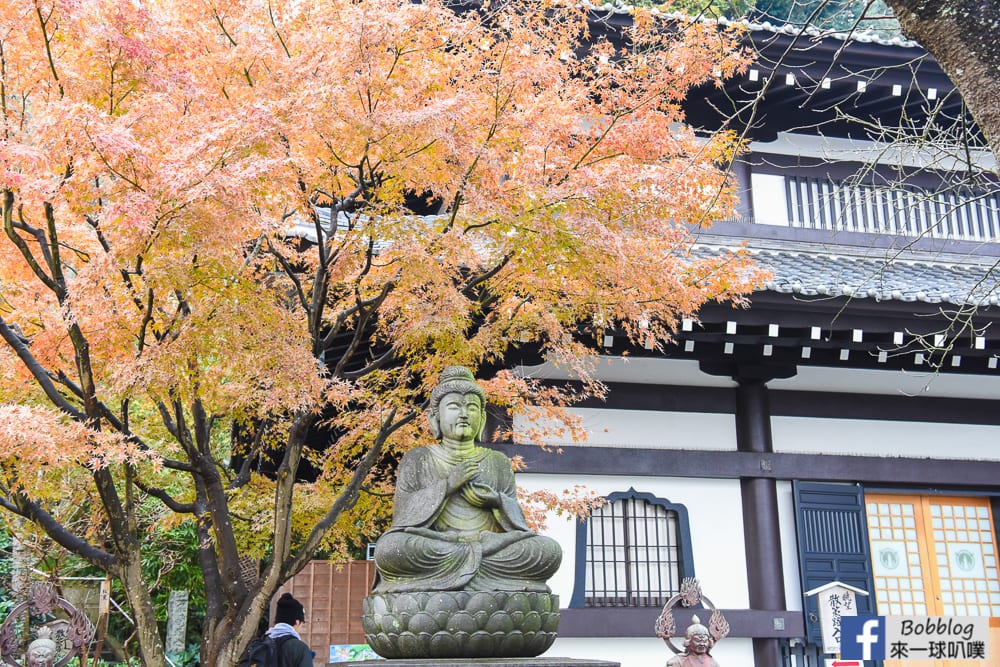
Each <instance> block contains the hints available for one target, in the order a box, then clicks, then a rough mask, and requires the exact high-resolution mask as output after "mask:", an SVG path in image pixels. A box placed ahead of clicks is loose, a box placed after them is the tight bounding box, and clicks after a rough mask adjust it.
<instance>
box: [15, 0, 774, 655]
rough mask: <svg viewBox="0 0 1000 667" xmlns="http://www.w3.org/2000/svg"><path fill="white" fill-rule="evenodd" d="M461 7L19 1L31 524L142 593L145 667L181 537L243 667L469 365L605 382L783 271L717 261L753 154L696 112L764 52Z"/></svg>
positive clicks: (19, 310) (220, 644)
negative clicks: (736, 184)
mask: <svg viewBox="0 0 1000 667" xmlns="http://www.w3.org/2000/svg"><path fill="white" fill-rule="evenodd" d="M460 9H461V11H454V8H451V7H449V6H447V5H446V4H442V3H441V2H438V1H436V0H429V1H425V2H422V3H420V4H410V3H407V2H399V1H398V0H360V1H350V2H348V1H344V0H326V1H324V2H322V3H318V2H316V3H314V2H292V3H274V4H269V3H266V2H252V1H247V0H235V1H233V0H227V2H225V3H223V2H216V1H214V0H206V1H203V2H194V3H192V2H177V1H176V0H153V1H152V2H145V1H144V2H141V3H139V2H134V1H130V0H0V16H2V17H3V18H2V19H0V104H2V109H0V113H2V121H0V122H2V132H3V136H2V141H0V212H2V217H3V226H4V232H5V235H4V236H3V237H2V243H0V338H2V340H3V345H2V347H0V376H2V378H3V382H2V385H0V507H2V508H3V509H4V510H6V511H7V512H8V513H9V516H13V515H16V516H18V517H22V518H23V519H25V520H26V522H25V525H28V526H31V527H33V528H34V529H35V530H37V531H38V533H39V534H41V535H44V536H45V538H46V539H49V540H52V541H54V542H55V543H57V544H58V545H60V546H61V547H62V548H64V549H66V550H68V551H69V552H72V553H74V554H76V555H77V556H79V557H81V558H83V559H84V560H85V561H86V562H88V563H90V564H91V565H93V566H96V567H98V568H100V569H102V570H104V571H106V572H108V573H110V574H112V575H113V576H114V577H116V578H118V579H119V580H120V581H121V582H122V584H123V588H124V591H125V595H126V596H127V601H128V604H129V606H130V608H131V610H132V613H133V616H134V619H135V624H136V636H137V640H138V644H139V647H140V651H141V657H142V660H143V663H144V664H146V665H150V666H152V667H159V666H160V665H163V664H165V663H164V656H163V653H162V646H163V644H162V640H161V637H160V636H159V633H158V631H157V624H156V614H155V609H154V605H153V603H152V597H151V592H150V582H149V581H146V580H145V579H144V577H143V570H142V563H141V557H140V555H141V554H140V546H141V544H142V542H143V541H144V539H145V538H146V537H148V536H149V535H150V534H151V533H152V531H156V530H160V529H163V528H167V527H170V526H175V525H178V524H179V523H180V522H183V521H185V520H194V521H196V525H197V531H198V535H199V549H198V551H199V566H200V569H201V573H202V575H203V578H204V585H205V596H206V612H205V625H204V628H203V629H202V636H203V644H202V649H201V650H202V656H201V658H202V664H210V665H217V666H226V665H231V664H233V663H234V662H235V658H236V657H237V656H238V654H239V652H240V650H241V649H242V647H243V646H245V645H246V644H247V642H248V641H249V640H250V638H251V637H252V636H253V634H254V632H255V630H256V627H257V622H258V619H260V618H261V615H262V613H263V612H264V611H265V610H266V607H267V605H268V602H269V600H270V598H271V597H272V595H273V594H274V592H275V591H276V590H277V589H278V587H279V586H280V584H281V583H283V582H284V581H286V580H287V579H288V578H289V577H290V576H291V575H293V574H294V573H295V572H297V571H298V570H299V569H301V568H302V567H303V565H304V564H305V563H306V562H307V560H308V559H309V558H310V557H311V556H312V554H313V553H315V551H316V550H317V549H318V548H324V549H326V550H328V551H332V552H334V553H338V552H341V553H342V552H343V551H344V549H345V545H346V544H347V543H348V542H349V541H350V540H351V539H352V538H353V537H356V536H359V535H365V534H369V536H370V531H371V530H372V529H373V525H374V522H375V520H376V518H377V517H378V515H379V512H378V509H377V507H376V505H377V504H378V503H377V502H376V501H375V500H372V499H373V498H377V497H378V496H377V495H374V494H368V493H365V490H370V491H375V492H388V491H390V490H391V480H386V479H384V478H383V477H384V476H381V475H379V474H377V473H378V472H379V470H378V466H379V465H380V464H381V462H383V461H385V460H391V459H392V458H393V457H394V456H398V453H399V452H401V451H403V450H405V449H406V448H409V447H412V446H414V445H415V444H421V443H425V442H426V439H427V438H428V435H427V434H426V433H425V432H424V429H423V427H422V424H421V423H420V420H419V419H417V417H418V416H419V415H420V414H421V408H422V404H423V401H424V400H425V397H426V394H427V390H428V387H429V386H432V385H433V384H434V382H435V381H436V379H437V375H438V373H439V371H440V370H441V369H442V368H444V367H445V366H447V365H450V364H465V365H468V366H470V367H472V368H478V367H482V366H484V365H489V364H492V365H493V366H494V367H502V366H503V360H504V359H505V355H506V354H507V353H508V352H509V350H510V349H511V348H512V347H514V346H517V345H521V344H524V343H530V344H534V345H537V346H538V347H539V349H540V350H542V354H544V355H545V357H546V358H549V359H555V360H558V361H559V362H560V363H564V364H568V365H571V366H573V367H574V368H575V369H576V371H577V372H579V373H580V374H581V376H583V377H587V376H588V374H589V372H590V370H589V369H588V367H587V365H586V363H584V360H585V359H586V357H587V355H588V354H589V353H590V351H591V349H592V346H591V343H592V341H593V340H594V339H595V337H598V338H597V339H599V336H600V335H601V334H602V332H604V331H606V330H610V329H615V330H618V331H623V332H625V333H627V334H628V335H629V336H630V337H631V338H632V339H633V340H634V341H635V342H637V343H641V344H645V345H650V346H657V345H662V344H663V343H665V342H666V341H668V340H669V339H670V335H671V331H672V328H673V327H674V325H675V323H676V322H677V321H678V320H679V318H680V317H691V316H695V313H696V312H697V310H698V308H699V306H700V305H701V304H703V303H704V302H705V301H706V300H713V299H717V300H726V299H731V300H734V301H736V302H741V301H742V299H743V297H744V295H745V294H746V293H747V292H748V291H749V290H751V289H752V288H753V286H754V285H755V284H757V283H759V281H760V279H761V275H760V274H759V273H758V272H757V271H756V270H755V269H754V268H753V267H752V265H751V264H750V262H749V259H748V257H747V256H746V255H745V254H743V253H742V252H740V251H738V250H737V251H732V252H731V251H721V250H720V251H719V252H718V253H716V254H714V255H711V256H709V255H699V256H696V255H694V254H692V252H691V244H692V235H691V230H692V229H697V228H699V226H701V225H705V224H708V223H710V222H711V221H712V220H714V219H717V218H718V217H720V216H722V215H725V214H726V213H728V212H729V211H730V210H731V208H732V206H733V203H734V193H733V189H732V187H731V184H730V183H729V182H728V181H727V177H726V175H725V173H724V171H723V170H721V169H719V168H718V166H717V165H719V164H722V163H725V162H726V160H727V159H728V158H729V157H731V155H732V153H733V151H734V150H736V149H737V146H736V143H735V141H734V140H733V138H732V137H731V136H729V135H726V134H719V135H718V136H713V137H709V138H697V137H695V136H693V135H692V134H691V133H690V132H689V131H687V130H686V129H685V128H684V126H683V124H682V121H683V118H682V115H681V112H680V110H679V108H678V106H677V103H678V101H679V100H680V99H681V98H682V97H683V95H684V94H685V91H686V90H688V89H689V88H690V87H691V86H693V85H696V84H700V83H704V82H705V81H709V80H713V79H715V80H719V79H721V78H723V77H726V76H729V75H731V74H733V73H734V72H735V71H736V70H737V69H738V68H740V67H742V66H743V65H744V64H745V54H742V53H741V52H740V51H739V50H738V49H737V48H736V47H735V41H734V36H733V35H731V34H728V33H726V32H724V31H719V30H717V29H716V28H715V27H714V26H712V25H709V24H704V23H697V22H695V23H691V24H690V25H678V24H672V25H666V24H663V23H662V22H661V21H659V20H657V19H656V17H655V15H653V14H648V13H643V12H637V13H636V14H635V16H634V20H633V21H632V22H631V25H630V26H629V27H628V28H627V29H625V30H626V31H627V35H626V37H627V39H624V40H623V41H620V42H619V43H618V44H619V45H618V46H615V44H612V43H611V42H609V41H608V40H606V39H603V38H595V37H593V36H591V35H590V33H589V32H588V26H589V25H590V23H588V20H589V19H591V18H593V17H591V16H589V15H588V13H587V11H586V10H583V9H580V8H575V7H571V6H563V5H562V4H560V3H555V2H548V1H546V0H528V1H525V2H518V3H513V4H510V5H507V4H503V3H501V4H495V5H488V6H481V7H477V8H475V11H473V10H470V9H469V8H468V7H466V8H460ZM623 44H624V46H622V45H623ZM415 209H420V210H423V211H424V212H427V210H428V209H434V211H433V212H434V215H415V214H414V212H413V211H414V210H415ZM484 384H485V385H486V388H487V391H488V394H489V395H490V396H491V398H492V399H493V400H494V401H495V402H496V405H497V406H499V408H501V409H506V410H519V409H524V408H525V407H526V406H529V405H531V406H540V407H541V409H551V410H558V408H559V406H561V405H565V404H566V402H567V401H568V400H570V399H571V398H572V396H570V395H569V394H567V393H566V392H564V391H560V390H556V389H552V388H546V387H543V386H541V385H538V384H535V383H532V382H530V381H528V380H526V379H524V378H520V377H518V376H517V375H516V374H515V373H512V372H508V371H500V372H498V373H496V374H495V376H494V377H492V378H490V379H488V380H487V381H485V382H484ZM585 386H586V387H587V390H588V391H599V390H600V387H599V385H597V384H586V385H585ZM553 414H556V413H553ZM556 416H558V415H557V414H556ZM566 423H568V424H569V426H568V427H569V428H571V429H572V427H573V424H572V423H571V422H566ZM317 429H321V430H320V431H318V430H317ZM317 432H321V433H325V434H327V435H328V436H329V442H327V443H323V444H322V446H316V447H312V446H310V443H311V440H310V438H315V434H316V433H317ZM262 458H263V459H265V460H267V459H273V461H274V463H275V470H274V471H273V474H270V475H263V474H259V472H257V471H258V470H259V467H258V466H259V464H260V461H261V460H262ZM305 462H308V464H309V465H310V466H311V468H312V470H313V471H314V473H315V474H314V475H311V476H308V477H305V476H303V475H302V474H300V472H301V468H302V466H303V465H304V464H305ZM313 477H314V479H313ZM543 496H544V494H543ZM541 500H542V501H544V502H548V503H550V504H558V502H559V501H558V499H556V498H555V497H549V496H544V497H542V498H541ZM247 558H250V559H253V560H257V561H259V562H261V563H262V569H261V571H260V573H259V576H253V575H252V574H248V573H247V572H246V570H245V569H243V568H241V564H244V563H245V562H246V559H247Z"/></svg>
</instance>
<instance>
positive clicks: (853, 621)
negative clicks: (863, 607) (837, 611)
mask: <svg viewBox="0 0 1000 667" xmlns="http://www.w3.org/2000/svg"><path fill="white" fill-rule="evenodd" d="M840 657H841V658H843V659H845V660H884V659H885V617H884V616H841V617H840Z"/></svg>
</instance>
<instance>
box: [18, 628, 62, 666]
mask: <svg viewBox="0 0 1000 667" xmlns="http://www.w3.org/2000/svg"><path fill="white" fill-rule="evenodd" d="M50 634H51V630H49V628H46V627H42V628H39V630H38V637H37V638H36V639H35V640H34V641H32V642H31V643H30V644H28V650H27V652H26V653H25V654H24V658H25V665H26V667H52V666H53V665H55V664H56V653H57V651H58V647H57V646H56V643H55V641H53V639H52V637H51V636H50Z"/></svg>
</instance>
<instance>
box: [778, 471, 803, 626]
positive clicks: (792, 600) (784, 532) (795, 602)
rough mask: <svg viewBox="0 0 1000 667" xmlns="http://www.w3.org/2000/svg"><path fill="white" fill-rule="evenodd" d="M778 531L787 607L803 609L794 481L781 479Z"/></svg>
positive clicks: (779, 485)
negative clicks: (796, 533) (793, 492)
mask: <svg viewBox="0 0 1000 667" xmlns="http://www.w3.org/2000/svg"><path fill="white" fill-rule="evenodd" d="M775 487H776V490H777V496H778V533H779V535H780V537H781V573H782V575H783V576H784V582H785V609H787V610H789V611H802V582H801V581H800V580H799V551H798V538H797V537H796V536H795V499H794V497H793V496H792V483H791V482H781V481H779V482H778V483H777V484H776V485H775Z"/></svg>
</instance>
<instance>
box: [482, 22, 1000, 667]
mask: <svg viewBox="0 0 1000 667" xmlns="http://www.w3.org/2000/svg"><path fill="white" fill-rule="evenodd" d="M607 20H608V21H609V22H611V23H614V22H615V21H627V20H628V16H627V14H624V13H622V14H612V15H609V16H608V17H607ZM848 37H849V38H848ZM746 39H747V40H748V41H749V42H750V43H752V45H753V46H754V48H755V49H757V50H758V53H759V55H758V56H757V58H756V60H755V62H754V64H753V65H752V66H751V67H750V69H749V70H748V71H747V72H746V73H744V74H743V75H742V76H741V77H740V78H738V79H737V80H731V81H729V82H728V83H727V85H726V86H725V87H724V88H722V89H705V90H703V91H699V92H697V93H695V94H694V95H692V96H691V97H690V98H689V100H688V102H687V113H688V120H689V122H690V123H691V124H692V125H694V126H696V127H700V128H703V129H705V130H706V131H711V130H714V129H716V128H718V127H721V126H722V124H723V123H730V125H729V126H730V127H735V128H736V129H737V130H738V131H740V132H742V133H744V136H746V137H747V138H748V140H749V152H748V153H746V154H744V155H743V156H742V157H741V158H740V161H739V163H738V164H737V165H736V167H735V174H736V176H737V178H738V179H739V183H740V188H741V203H740V207H739V210H738V215H737V216H736V217H735V218H734V219H732V220H731V221H727V222H724V223H721V224H716V225H714V226H713V227H711V228H710V229H708V230H707V231H705V232H702V233H700V234H699V238H698V244H699V246H700V247H702V248H705V249H712V248H717V247H730V246H733V245H735V244H737V243H741V242H744V241H745V242H746V243H747V244H748V246H749V248H750V249H751V250H752V252H753V254H754V256H755V258H756V261H757V263H758V264H759V265H761V266H764V267H767V268H768V269H769V270H770V271H771V273H772V277H771V279H770V281H769V282H768V283H767V284H766V285H765V286H764V288H763V289H761V290H759V291H758V292H756V293H755V294H754V295H753V296H752V299H751V305H750V307H749V308H748V309H734V308H731V307H729V306H712V307H708V308H705V309H704V310H702V311H701V313H700V314H699V317H698V319H697V321H684V322H683V323H682V324H681V327H680V330H679V331H678V332H677V336H676V341H675V342H674V344H673V345H671V346H670V347H669V348H668V349H666V350H665V351H662V352H661V351H654V350H647V349H643V348H636V347H635V346H632V345H630V344H629V343H628V341H627V339H626V338H625V336H623V335H622V336H617V335H614V332H611V333H609V335H607V336H606V337H605V339H604V341H603V354H602V355H601V356H600V357H597V358H595V361H594V364H595V368H596V369H597V374H598V376H599V377H601V378H602V379H603V380H604V381H605V382H606V383H607V385H608V387H609V393H608V396H607V399H606V400H605V401H596V400H595V401H592V402H588V403H584V404H582V405H580V406H578V407H577V408H574V412H576V413H577V414H579V415H580V416H581V417H582V418H583V420H584V423H585V424H586V426H587V429H588V431H589V434H590V438H589V442H587V443H586V444H582V445H581V444H574V443H569V442H566V443H553V444H558V445H559V446H560V447H561V449H562V452H561V454H553V453H548V452H545V451H541V450H539V449H536V448H526V447H522V446H519V445H512V444H500V445H498V446H499V447H501V448H502V449H503V450H504V451H505V452H506V453H508V454H514V453H516V454H519V455H521V456H522V457H524V459H525V461H526V463H527V464H528V469H527V471H526V472H522V473H520V474H519V478H518V482H519V484H521V485H522V486H524V487H525V488H528V489H539V488H548V489H561V488H565V487H567V486H571V485H572V484H583V485H586V486H587V487H588V488H590V489H593V490H595V491H597V492H598V493H600V494H602V495H604V496H606V497H607V498H608V501H609V502H608V504H607V505H605V506H604V507H603V508H601V509H600V510H598V511H597V512H595V513H594V515H593V516H592V517H591V519H590V520H589V521H588V522H586V523H582V524H580V523H577V522H572V521H564V520H562V519H553V520H552V521H550V524H549V527H548V532H549V534H550V535H551V536H553V537H556V538H557V539H559V541H560V542H561V543H562V544H563V547H564V551H565V557H564V562H563V565H562V568H561V569H560V571H559V572H558V574H557V576H556V578H555V579H554V580H553V581H552V582H551V583H552V585H553V589H554V590H555V592H557V593H559V594H560V596H561V598H562V599H563V603H562V604H563V606H564V607H565V608H564V609H563V613H562V624H561V628H560V636H559V639H557V640H556V643H555V645H554V646H553V647H552V649H551V650H550V651H549V653H548V654H547V655H566V656H570V657H572V656H586V657H591V658H604V659H608V660H616V661H620V662H621V664H622V665H623V667H639V666H640V665H655V664H662V662H661V661H663V660H665V659H666V658H667V657H669V656H670V655H671V654H670V653H669V652H667V649H666V647H665V646H664V644H663V642H662V641H661V640H660V639H657V638H656V637H655V636H654V634H653V625H654V622H655V620H656V618H657V615H658V614H659V613H660V610H661V608H662V607H663V605H664V603H665V602H666V601H667V600H668V599H669V598H670V597H671V596H672V595H674V594H675V593H676V592H677V590H678V586H679V583H680V581H681V580H682V579H683V578H686V577H696V578H697V579H698V580H699V582H700V584H701V587H702V589H703V592H704V594H705V595H706V596H707V597H709V598H710V599H711V601H712V603H713V604H714V605H715V606H716V607H718V608H719V609H721V610H722V611H723V612H724V614H725V616H726V618H727V620H728V621H729V622H730V625H731V632H730V635H729V637H728V638H726V639H724V640H723V641H722V642H720V643H719V645H718V646H717V647H715V649H713V656H714V657H715V658H716V660H718V662H719V663H720V664H721V665H725V666H729V667H735V666H747V665H753V666H755V667H792V666H793V665H794V666H796V667H800V666H803V667H804V666H809V667H813V666H816V665H823V664H824V662H823V659H824V658H826V659H832V658H834V657H835V656H834V655H833V654H829V653H827V654H826V655H823V653H822V650H821V637H820V630H821V628H820V623H819V619H818V615H817V608H816V598H815V597H813V596H808V597H807V596H806V595H805V592H806V591H810V590H812V589H814V588H817V587H820V586H823V585H824V584H827V583H830V582H833V581H840V582H843V583H846V584H849V585H850V586H853V587H855V588H856V589H859V590H862V591H866V592H868V595H867V596H865V595H858V596H857V598H856V604H857V608H858V610H860V612H861V613H872V612H874V613H877V614H879V615H892V616H905V615H928V616H992V617H998V616H1000V576H998V566H997V537H996V533H997V524H996V516H997V512H998V507H1000V505H998V500H1000V449H998V448H997V447H996V446H995V443H996V442H997V440H998V437H1000V411H995V410H996V400H997V399H998V398H1000V369H998V349H1000V331H998V328H997V325H996V324H995V323H994V321H995V320H997V318H998V317H1000V310H998V308H997V299H998V297H1000V289H998V280H1000V271H998V270H997V263H998V258H1000V202H998V199H997V197H998V192H1000V187H998V183H997V180H996V174H995V169H996V162H995V159H994V158H993V156H992V155H991V154H990V153H989V152H988V151H985V150H982V149H981V148H977V147H976V146H982V141H981V140H980V138H979V137H978V132H977V130H976V128H975V126H974V124H972V122H971V121H970V120H969V119H967V118H965V117H964V116H963V113H964V110H963V108H962V103H961V100H960V98H959V97H958V94H957V92H956V91H955V90H954V86H953V84H952V83H951V82H950V81H949V80H948V78H947V77H946V76H945V75H944V73H943V72H942V71H941V69H940V67H939V66H938V65H937V63H936V62H935V61H934V59H933V58H932V57H931V56H929V55H928V53H927V52H926V51H925V50H924V49H923V48H922V47H921V46H920V45H918V44H916V43H914V42H910V41H906V40H904V39H902V38H899V37H884V36H883V37H880V36H877V35H874V34H870V33H862V34H853V35H850V36H848V35H845V34H835V33H819V32H817V31H803V30H801V29H799V28H791V27H780V28H779V27H774V26H771V25H769V24H747V38H746ZM733 124H735V125H733ZM935 133H937V134H935ZM523 370H524V372H526V373H529V374H530V375H532V376H534V377H537V378H544V379H546V380H550V381H552V382H564V381H570V382H571V381H572V380H573V378H572V377H569V376H567V375H566V374H565V373H563V372H562V371H560V370H558V369H556V368H553V367H551V366H537V365H536V366H524V367H523ZM516 419H517V418H515V421H516ZM679 627H681V630H680V631H679V632H680V633H681V634H682V632H683V626H679ZM991 632H992V633H993V634H994V635H996V634H997V630H996V629H994V630H992V631H991ZM993 645H994V646H995V647H997V648H998V649H1000V643H998V642H997V638H995V639H994V644H993ZM911 657H912V656H911ZM959 657H961V656H959ZM893 664H899V665H909V664H921V665H924V664H927V665H940V666H944V665H947V664H950V663H948V662H947V661H945V660H937V661H930V660H929V661H926V662H919V663H914V662H911V661H907V662H893V661H886V665H893Z"/></svg>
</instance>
